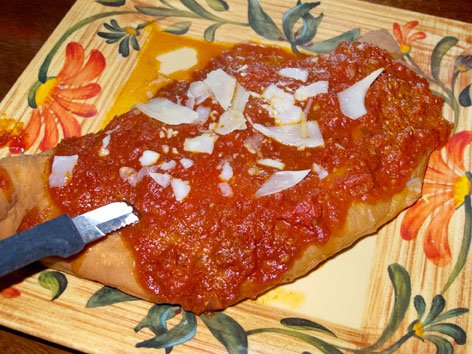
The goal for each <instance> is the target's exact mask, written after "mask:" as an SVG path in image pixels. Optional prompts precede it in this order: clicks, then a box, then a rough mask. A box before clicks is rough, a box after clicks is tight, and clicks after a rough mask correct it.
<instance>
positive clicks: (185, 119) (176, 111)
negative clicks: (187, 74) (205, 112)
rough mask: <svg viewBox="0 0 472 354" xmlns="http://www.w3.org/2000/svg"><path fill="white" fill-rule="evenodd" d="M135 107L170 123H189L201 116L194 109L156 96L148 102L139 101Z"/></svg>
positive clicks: (163, 121) (152, 116)
mask: <svg viewBox="0 0 472 354" xmlns="http://www.w3.org/2000/svg"><path fill="white" fill-rule="evenodd" d="M135 107H136V108H137V109H138V110H140V111H141V112H143V113H144V114H145V115H147V116H149V117H151V118H154V119H156V120H158V121H161V122H162V123H165V124H170V125H179V124H189V123H193V122H194V121H195V120H197V119H198V118H199V115H198V113H197V112H195V111H194V110H192V109H190V108H188V107H185V106H182V105H179V104H177V103H174V102H172V101H170V100H168V99H167V98H161V97H159V98H154V99H152V100H149V101H148V102H146V103H138V104H136V106H135Z"/></svg>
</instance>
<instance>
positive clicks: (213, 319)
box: [200, 312, 248, 354]
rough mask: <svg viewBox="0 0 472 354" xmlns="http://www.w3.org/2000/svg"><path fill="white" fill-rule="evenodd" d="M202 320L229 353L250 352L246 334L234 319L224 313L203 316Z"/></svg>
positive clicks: (242, 353) (241, 353)
mask: <svg viewBox="0 0 472 354" xmlns="http://www.w3.org/2000/svg"><path fill="white" fill-rule="evenodd" d="M200 318H201V320H202V321H203V322H204V323H205V325H206V326H207V327H208V329H209V330H210V332H211V334H213V335H214V336H215V338H216V339H218V340H219V341H220V343H221V344H223V345H224V346H225V348H226V349H227V350H228V353H240V354H244V353H247V352H248V342H247V335H246V332H245V331H244V328H243V327H241V325H240V324H239V323H238V322H236V321H235V320H234V319H233V318H231V317H230V316H228V315H226V314H224V313H223V312H214V313H212V314H210V315H201V316H200Z"/></svg>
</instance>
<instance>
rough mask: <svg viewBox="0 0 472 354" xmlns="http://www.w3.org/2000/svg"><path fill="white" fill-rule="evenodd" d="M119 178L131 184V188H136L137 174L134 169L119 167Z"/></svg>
mask: <svg viewBox="0 0 472 354" xmlns="http://www.w3.org/2000/svg"><path fill="white" fill-rule="evenodd" d="M120 177H121V178H123V179H124V180H125V181H126V182H128V183H129V184H131V185H132V186H133V187H136V183H137V182H138V173H137V172H136V170H135V169H134V168H132V167H126V166H123V167H121V168H120Z"/></svg>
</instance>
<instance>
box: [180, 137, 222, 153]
mask: <svg viewBox="0 0 472 354" xmlns="http://www.w3.org/2000/svg"><path fill="white" fill-rule="evenodd" d="M216 139H217V137H216V136H215V135H214V134H210V133H203V134H202V135H199V136H196V137H194V138H186V139H185V141H184V150H185V151H190V152H200V153H206V154H211V153H212V152H213V147H214V145H215V141H216Z"/></svg>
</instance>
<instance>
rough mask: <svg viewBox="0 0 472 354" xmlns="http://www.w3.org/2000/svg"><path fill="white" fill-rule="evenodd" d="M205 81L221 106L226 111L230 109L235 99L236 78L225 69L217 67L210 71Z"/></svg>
mask: <svg viewBox="0 0 472 354" xmlns="http://www.w3.org/2000/svg"><path fill="white" fill-rule="evenodd" d="M204 82H205V83H206V84H207V85H208V86H209V87H210V90H211V92H212V93H213V95H214V96H215V98H216V100H217V101H218V103H219V104H220V106H221V107H223V109H224V110H225V111H226V110H228V108H229V107H230V105H231V101H232V99H233V94H234V89H235V87H236V79H235V78H234V77H233V76H231V75H228V74H227V73H226V72H225V71H224V70H222V69H216V70H213V71H211V72H210V73H208V75H207V77H206V79H205V80H204Z"/></svg>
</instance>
